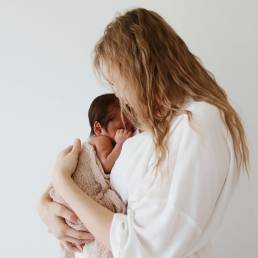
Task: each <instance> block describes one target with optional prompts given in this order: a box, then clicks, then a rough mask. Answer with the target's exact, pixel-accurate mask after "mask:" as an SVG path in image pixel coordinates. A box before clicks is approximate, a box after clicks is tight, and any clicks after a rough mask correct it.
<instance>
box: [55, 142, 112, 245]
mask: <svg viewBox="0 0 258 258" xmlns="http://www.w3.org/2000/svg"><path fill="white" fill-rule="evenodd" d="M80 151H81V142H80V140H78V139H77V140H75V142H74V145H71V146H68V147H67V148H66V149H64V150H63V151H61V152H60V153H59V155H58V157H57V160H56V163H55V166H54V169H53V173H52V181H51V183H52V186H53V187H54V188H55V190H56V192H57V193H58V194H59V195H60V196H62V198H63V199H64V200H65V202H66V203H67V204H68V205H69V206H70V207H71V209H72V210H74V212H75V213H76V214H77V216H78V217H79V218H80V220H81V221H82V222H83V224H84V225H85V226H86V228H87V229H88V230H89V231H90V232H91V233H92V234H93V235H94V237H95V238H96V239H97V240H98V241H100V242H102V243H103V244H104V245H105V246H106V247H107V248H110V245H109V232H110V225H111V221H112V218H113V213H112V212H111V211H110V210H108V209H106V208H105V207H103V206H101V205H100V204H98V203H97V202H95V201H94V200H92V199H91V198H90V197H89V196H87V195H86V194H85V193H84V192H83V191H82V190H81V189H80V188H79V187H78V186H77V185H76V184H75V183H74V181H73V180H72V178H71V176H72V174H73V173H74V171H75V169H76V167H77V163H78V159H79V155H80Z"/></svg>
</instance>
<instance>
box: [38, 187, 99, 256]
mask: <svg viewBox="0 0 258 258" xmlns="http://www.w3.org/2000/svg"><path fill="white" fill-rule="evenodd" d="M50 188H51V185H49V186H48V187H47V189H46V190H45V191H44V193H43V194H42V195H41V197H40V199H39V202H38V203H37V212H38V214H39V216H40V218H41V220H42V221H43V223H44V224H46V225H47V227H48V231H49V232H50V233H52V234H53V235H54V236H55V237H56V238H57V239H59V240H60V242H61V243H62V244H63V245H64V247H65V248H66V249H68V250H69V251H73V252H75V251H81V248H79V246H81V245H83V244H85V243H89V242H92V241H93V240H94V237H93V236H92V234H90V233H87V232H84V231H77V230H74V229H72V228H71V227H69V226H68V225H67V224H66V223H65V221H64V219H68V220H71V221H74V222H76V220H77V216H76V215H75V214H74V213H73V212H72V211H71V210H69V209H67V208H66V207H65V206H63V205H61V204H59V203H56V202H53V201H52V199H51V197H50V196H49V194H48V191H49V189H50Z"/></svg>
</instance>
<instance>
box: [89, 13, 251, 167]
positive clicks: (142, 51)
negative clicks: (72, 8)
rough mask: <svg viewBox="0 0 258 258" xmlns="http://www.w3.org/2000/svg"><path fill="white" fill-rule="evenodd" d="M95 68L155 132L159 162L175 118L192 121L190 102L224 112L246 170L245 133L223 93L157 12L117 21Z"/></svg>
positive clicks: (136, 118)
mask: <svg viewBox="0 0 258 258" xmlns="http://www.w3.org/2000/svg"><path fill="white" fill-rule="evenodd" d="M94 64H95V68H96V70H97V71H98V72H99V73H100V75H103V76H104V77H105V79H107V80H108V81H109V82H110V84H111V85H113V89H114V92H115V93H116V95H117V96H118V98H119V99H120V104H121V109H122V111H123V112H124V113H125V114H126V115H127V116H128V118H129V119H130V121H131V122H132V123H133V124H134V125H135V126H137V127H139V128H142V129H144V130H149V131H150V132H151V133H152V134H153V136H154V141H155V145H156V150H157V153H158V160H159V161H161V160H162V158H163V157H164V152H165V142H166V139H167V134H168V130H169V126H170V122H171V119H173V118H174V117H175V116H176V115H178V114H179V113H187V115H188V117H189V119H190V117H191V116H190V113H189V112H188V111H187V110H182V104H183V103H184V101H185V100H186V99H187V98H192V99H194V100H196V101H207V102H209V103H211V104H214V105H216V106H217V107H218V108H219V109H220V111H221V112H222V113H223V114H224V117H225V123H226V125H227V127H228V128H229V131H230V133H231V136H232V139H233V143H234V147H235V154H236V156H237V160H238V162H239V168H240V166H241V165H243V164H244V165H245V166H247V163H248V149H247V145H246V140H245V134H244V129H243V126H242V124H241V121H240V119H239V116H238V114H237V113H236V112H235V110H234V109H233V108H232V106H231V105H230V103H229V102H228V99H227V95H226V93H225V91H224V90H223V89H222V88H221V87H220V86H219V85H218V84H217V83H216V81H215V79H214V77H213V76H212V75H211V73H209V72H208V71H207V70H206V69H205V68H204V67H203V66H202V65H201V63H200V61H199V60H198V58H197V57H196V56H194V55H193V54H192V53H191V51H190V50H189V49H188V47H187V46H186V44H185V43H184V41H183V40H182V39H181V38H180V37H179V36H178V34H177V33H176V32H175V31H174V29H173V28H172V27H171V26H170V25H169V24H168V23H167V22H166V21H165V20H164V19H163V18H162V17H161V16H160V15H158V14H157V13H156V12H153V11H149V10H146V9H143V8H139V9H133V10H131V11H128V12H126V13H125V14H124V15H121V16H118V17H116V18H115V19H114V20H113V21H112V22H111V23H110V24H108V26H107V27H106V29H105V32H104V35H103V36H102V37H101V39H100V40H99V41H98V43H97V44H96V46H95V60H94ZM158 163H159V162H158Z"/></svg>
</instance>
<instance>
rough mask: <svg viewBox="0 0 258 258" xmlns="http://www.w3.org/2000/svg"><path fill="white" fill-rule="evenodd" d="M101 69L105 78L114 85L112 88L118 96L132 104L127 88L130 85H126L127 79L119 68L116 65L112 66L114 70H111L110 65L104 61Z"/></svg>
mask: <svg viewBox="0 0 258 258" xmlns="http://www.w3.org/2000/svg"><path fill="white" fill-rule="evenodd" d="M101 69H102V72H103V75H104V77H105V79H106V80H107V82H108V83H109V84H110V86H111V87H112V90H113V92H114V94H115V95H116V97H117V98H119V99H120V100H122V101H123V102H124V103H125V104H127V105H129V106H130V104H129V98H128V90H126V89H128V87H126V80H125V79H124V78H122V76H121V75H120V73H119V71H118V69H116V68H115V67H114V68H112V71H110V69H109V67H108V66H107V65H106V64H105V63H104V62H102V65H101Z"/></svg>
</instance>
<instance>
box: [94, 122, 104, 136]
mask: <svg viewBox="0 0 258 258" xmlns="http://www.w3.org/2000/svg"><path fill="white" fill-rule="evenodd" d="M93 130H94V134H95V135H97V136H99V135H101V133H102V127H101V124H100V123H99V122H98V121H95V122H94V125H93Z"/></svg>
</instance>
